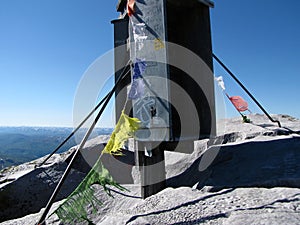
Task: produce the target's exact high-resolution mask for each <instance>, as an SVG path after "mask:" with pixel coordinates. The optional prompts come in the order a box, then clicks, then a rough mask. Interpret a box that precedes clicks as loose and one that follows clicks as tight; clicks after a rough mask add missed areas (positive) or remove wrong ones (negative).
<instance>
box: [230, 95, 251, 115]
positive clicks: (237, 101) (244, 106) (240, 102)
mask: <svg viewBox="0 0 300 225" xmlns="http://www.w3.org/2000/svg"><path fill="white" fill-rule="evenodd" d="M229 99H230V101H231V102H232V104H233V105H234V107H235V108H236V109H237V110H238V111H239V112H244V111H246V110H248V103H247V102H246V101H245V100H244V99H243V98H242V97H240V96H232V97H229Z"/></svg>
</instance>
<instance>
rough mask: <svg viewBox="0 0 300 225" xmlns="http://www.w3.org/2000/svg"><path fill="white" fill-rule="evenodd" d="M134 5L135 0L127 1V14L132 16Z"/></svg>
mask: <svg viewBox="0 0 300 225" xmlns="http://www.w3.org/2000/svg"><path fill="white" fill-rule="evenodd" d="M134 5H135V0H128V1H127V14H128V16H132V15H133V13H134Z"/></svg>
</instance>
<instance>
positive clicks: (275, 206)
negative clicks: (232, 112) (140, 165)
mask: <svg viewBox="0 0 300 225" xmlns="http://www.w3.org/2000/svg"><path fill="white" fill-rule="evenodd" d="M273 117H274V118H275V119H278V120H280V122H281V124H282V127H286V128H289V130H288V129H285V128H278V126H277V124H276V123H275V124H274V123H272V122H269V121H268V119H267V118H266V117H265V116H263V115H259V114H254V115H250V116H249V118H250V119H251V121H252V122H251V123H249V124H245V123H242V122H241V119H240V118H233V119H226V120H223V121H220V123H219V124H218V126H219V127H220V128H222V129H223V130H222V129H219V131H220V132H219V134H218V137H217V138H215V139H214V140H201V141H196V142H195V143H194V152H193V153H192V154H183V153H178V152H165V158H166V161H165V163H166V176H167V185H168V188H166V189H165V190H163V191H161V192H160V193H158V194H156V195H153V196H151V197H149V198H147V199H145V200H143V199H141V197H140V187H139V179H138V176H137V173H136V172H137V169H136V168H135V165H134V160H133V153H132V152H130V153H128V154H127V156H126V157H125V158H124V159H115V158H114V157H112V158H107V159H106V167H108V168H110V169H111V170H112V171H111V173H112V175H113V176H114V177H116V180H118V181H119V182H120V183H123V185H124V186H125V187H126V188H127V189H128V190H130V192H125V193H120V192H118V191H116V190H113V191H112V193H113V195H114V198H111V197H109V196H107V195H106V194H105V193H104V192H103V190H102V187H101V186H99V185H94V188H95V190H96V195H97V197H98V198H99V199H100V200H101V201H102V202H103V205H102V206H99V207H98V211H97V213H96V214H92V213H90V214H89V218H90V219H91V220H92V221H93V223H94V224H202V223H204V224H228V225H229V224H294V225H296V224H297V225H298V224H300V135H299V132H297V131H299V130H300V121H299V120H298V119H296V118H293V117H291V116H288V115H273ZM291 130H293V131H295V132H291ZM107 138H108V137H105V138H104V137H99V138H97V139H94V140H91V141H90V142H89V143H87V147H86V149H87V150H86V153H85V154H87V155H86V156H84V155H83V154H82V155H81V156H80V157H79V159H78V162H77V163H76V165H75V167H74V168H73V170H72V173H71V175H70V177H69V178H68V180H67V182H66V188H65V189H64V191H62V193H61V194H60V197H59V199H63V198H65V197H66V196H67V195H68V194H69V193H70V192H71V191H72V190H73V189H74V188H75V187H76V185H77V184H78V183H79V182H80V180H81V179H82V178H83V177H84V176H85V174H86V173H87V171H88V169H89V168H90V167H89V166H91V165H92V164H93V160H91V161H90V162H88V163H87V161H89V160H86V159H94V162H95V158H96V156H97V155H99V152H101V150H102V149H103V146H104V143H105V142H106V141H107ZM72 152H73V150H72V149H71V150H69V152H66V153H64V154H61V155H55V156H54V158H53V161H52V162H51V163H50V164H49V165H47V166H44V167H42V168H39V169H33V165H34V164H36V163H37V162H30V163H27V164H24V165H21V166H19V167H15V168H10V169H7V170H6V171H1V174H2V178H1V180H0V181H2V182H1V184H0V185H1V192H0V199H1V201H0V202H1V203H0V208H1V207H2V208H1V211H0V212H1V215H0V218H1V221H2V223H0V224H22V225H23V224H34V223H36V222H37V220H38V219H39V216H40V215H41V212H42V211H43V209H42V208H43V207H44V205H45V202H47V199H48V198H49V195H50V194H51V188H52V187H54V186H55V184H56V183H57V180H58V178H59V176H60V174H61V173H62V171H63V169H64V168H65V166H66V164H67V162H68V159H69V157H70V155H71V154H72ZM89 154H91V155H93V157H89V156H88V155H89ZM108 162H110V163H108ZM116 162H118V163H116ZM114 166H116V168H117V169H116V168H115V167H114ZM120 170H121V171H124V174H125V175H126V178H125V177H124V176H123V177H122V176H120V177H117V175H116V174H118V173H117V172H116V171H120ZM114 174H115V175H114ZM119 174H120V172H119ZM122 179H123V180H122ZM46 187H49V191H48V192H46V191H44V193H43V194H39V193H41V190H46ZM37 196H40V198H41V199H38V200H37ZM59 199H58V200H59ZM60 203H61V202H56V203H55V204H53V207H52V209H51V211H53V210H54V209H55V208H56V207H58V205H59V204H60ZM5 207H6V208H5ZM22 207H23V208H26V210H20V209H22ZM17 210H19V211H22V213H19V214H18V213H16V211H17ZM40 210H41V211H40ZM48 215H50V214H48ZM5 220H6V221H5ZM47 224H62V223H61V222H60V221H59V220H58V218H57V217H56V215H53V216H51V217H49V218H48V219H47ZM82 224H85V223H82Z"/></svg>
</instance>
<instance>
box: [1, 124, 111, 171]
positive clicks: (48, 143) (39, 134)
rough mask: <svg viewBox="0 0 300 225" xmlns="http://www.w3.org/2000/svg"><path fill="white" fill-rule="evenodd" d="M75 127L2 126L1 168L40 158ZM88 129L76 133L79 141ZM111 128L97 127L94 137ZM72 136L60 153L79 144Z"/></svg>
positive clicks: (108, 131)
mask: <svg viewBox="0 0 300 225" xmlns="http://www.w3.org/2000/svg"><path fill="white" fill-rule="evenodd" d="M72 131H73V128H69V127H0V170H1V169H3V168H5V167H8V166H14V165H18V164H22V163H24V162H28V161H31V160H34V159H37V158H40V157H42V156H44V155H46V154H49V153H50V152H52V151H53V150H54V149H55V148H56V147H57V146H58V145H59V144H60V143H61V142H62V141H63V140H64V139H65V138H66V137H68V136H69V135H70V134H71V132H72ZM85 131H86V129H81V130H79V131H78V134H77V135H76V140H77V142H78V141H79V140H80V139H81V138H82V137H83V135H84V134H85ZM111 132H112V129H111V128H96V129H95V130H94V131H93V133H92V135H91V138H92V137H95V136H98V135H102V134H110V133H111ZM77 142H76V141H75V138H74V137H73V138H71V139H70V140H69V141H68V142H67V143H66V144H65V145H64V146H62V148H61V149H60V150H59V151H58V153H61V152H64V151H66V150H68V149H69V148H70V147H72V146H74V145H77Z"/></svg>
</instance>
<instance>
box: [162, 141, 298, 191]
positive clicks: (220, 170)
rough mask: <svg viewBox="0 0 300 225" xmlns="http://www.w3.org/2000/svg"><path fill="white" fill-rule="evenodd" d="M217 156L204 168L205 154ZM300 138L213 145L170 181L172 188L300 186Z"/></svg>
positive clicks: (216, 189)
mask: <svg viewBox="0 0 300 225" xmlns="http://www.w3.org/2000/svg"><path fill="white" fill-rule="evenodd" d="M217 151H218V154H217V156H216V157H215V159H214V160H213V161H212V163H211V164H210V165H209V166H208V167H207V168H206V169H205V170H201V164H203V160H205V159H206V158H209V157H207V156H205V155H208V156H209V155H214V154H215V153H216V152H217ZM299 162H300V138H299V137H293V138H289V139H281V140H274V141H257V142H246V143H241V144H235V145H225V146H222V147H221V149H218V147H211V148H209V149H208V150H207V151H206V152H205V153H204V154H203V155H202V156H201V157H200V158H198V159H197V160H196V161H195V162H194V163H193V164H192V165H191V166H190V167H189V168H188V169H187V170H186V171H184V172H183V173H181V174H179V175H178V176H175V177H172V178H170V179H168V180H167V185H168V186H169V187H180V186H190V187H192V186H194V185H195V184H197V188H198V189H202V188H203V187H204V186H211V187H212V190H211V191H218V190H221V189H223V188H237V187H267V188H271V187H296V188H299V187H300V164H299Z"/></svg>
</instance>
